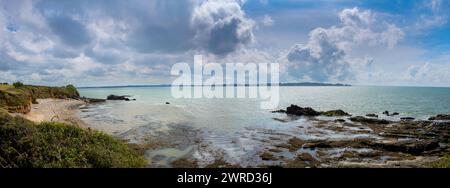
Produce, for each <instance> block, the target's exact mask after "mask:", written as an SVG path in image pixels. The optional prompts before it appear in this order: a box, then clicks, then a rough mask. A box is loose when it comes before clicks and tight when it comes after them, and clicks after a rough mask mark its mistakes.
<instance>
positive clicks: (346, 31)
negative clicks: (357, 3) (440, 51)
mask: <svg viewBox="0 0 450 188" xmlns="http://www.w3.org/2000/svg"><path fill="white" fill-rule="evenodd" d="M339 19H340V25H339V26H332V27H330V28H326V29H325V28H316V29H314V30H312V31H311V32H310V33H309V39H308V42H307V43H306V44H296V45H294V46H293V47H291V49H290V50H289V51H288V53H287V55H286V59H287V62H286V65H285V66H287V68H286V69H287V70H288V71H289V74H290V76H292V77H294V78H296V79H297V80H307V81H320V82H327V81H333V82H336V81H348V80H354V78H355V75H356V73H357V72H358V70H357V69H358V68H360V66H358V65H357V63H355V62H350V59H351V58H350V57H348V54H349V52H351V51H352V50H353V49H354V48H359V47H362V46H364V47H368V48H370V47H374V46H380V45H381V46H387V47H388V48H393V47H394V46H395V45H396V44H397V43H398V42H399V41H400V40H401V39H402V38H403V36H404V33H403V31H402V30H401V29H400V28H398V27H396V26H395V25H393V24H389V23H385V24H380V23H378V22H376V19H375V15H374V14H373V13H371V12H370V11H362V10H359V9H358V8H356V7H355V8H352V9H344V10H342V11H341V12H340V13H339ZM380 25H384V27H382V28H381V29H380V28H379V27H380ZM375 26H377V27H375Z"/></svg>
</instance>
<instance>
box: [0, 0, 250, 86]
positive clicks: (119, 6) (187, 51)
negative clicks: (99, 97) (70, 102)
mask: <svg viewBox="0 0 450 188" xmlns="http://www.w3.org/2000/svg"><path fill="white" fill-rule="evenodd" d="M244 3H245V1H242V0H226V1H214V0H186V1H167V0H153V1H145V0H134V1H127V2H125V1H121V0H99V1H54V0H40V1H31V0H17V1H0V42H1V44H0V70H1V71H3V72H2V73H4V72H5V74H4V75H5V76H3V77H2V78H1V79H2V80H3V79H5V80H6V78H8V79H11V78H21V79H23V80H24V81H25V80H27V81H30V82H32V83H43V84H46V83H63V84H66V83H65V82H76V83H82V82H85V81H86V82H97V81H105V80H106V81H109V80H118V81H119V82H120V81H123V80H127V79H129V80H134V81H135V80H136V79H134V77H140V79H142V80H144V81H145V82H147V81H150V80H155V79H156V78H155V77H156V76H164V75H166V74H167V73H169V71H168V70H170V69H169V68H170V65H171V64H173V63H176V62H181V61H187V60H190V58H191V55H193V54H194V53H203V54H206V55H211V56H226V55H228V54H231V53H234V52H236V51H240V50H242V48H244V47H245V46H247V45H248V44H250V43H251V42H252V41H253V40H254V39H253V38H254V36H253V29H254V25H255V24H254V21H253V20H252V19H250V18H249V17H248V16H247V15H246V14H245V12H244V10H243V9H242V6H243V4H244ZM6 72H7V73H6ZM6 75H9V76H6ZM144 77H147V78H148V79H147V80H145V78H144ZM152 78H153V79H152ZM163 79H164V78H163ZM166 79H167V78H166ZM55 80H58V81H55ZM160 80H161V79H160ZM166 82H167V80H166ZM99 84H101V83H99Z"/></svg>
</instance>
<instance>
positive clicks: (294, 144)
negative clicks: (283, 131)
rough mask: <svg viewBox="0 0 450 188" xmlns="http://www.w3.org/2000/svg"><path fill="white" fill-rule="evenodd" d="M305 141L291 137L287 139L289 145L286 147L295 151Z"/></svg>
mask: <svg viewBox="0 0 450 188" xmlns="http://www.w3.org/2000/svg"><path fill="white" fill-rule="evenodd" d="M305 143H306V142H305V141H304V140H301V139H299V138H296V137H294V138H291V139H289V140H288V144H289V145H290V146H291V147H290V148H288V149H289V150H291V151H295V150H297V149H299V148H301V147H302V145H303V144H305Z"/></svg>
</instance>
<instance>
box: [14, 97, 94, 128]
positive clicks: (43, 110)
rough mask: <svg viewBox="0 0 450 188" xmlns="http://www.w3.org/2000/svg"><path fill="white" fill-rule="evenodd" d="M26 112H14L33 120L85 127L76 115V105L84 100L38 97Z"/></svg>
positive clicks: (78, 105) (82, 103) (81, 103)
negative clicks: (35, 102)
mask: <svg viewBox="0 0 450 188" xmlns="http://www.w3.org/2000/svg"><path fill="white" fill-rule="evenodd" d="M37 102H38V104H32V105H31V111H30V112H29V113H27V114H16V115H18V116H22V117H24V118H26V119H28V120H31V121H34V122H38V123H39V122H44V121H48V122H63V123H70V124H76V125H79V126H81V127H87V126H86V125H87V124H86V123H85V122H83V121H82V120H81V119H80V118H79V117H78V112H77V110H78V107H80V106H81V105H84V104H85V102H84V101H81V100H74V99H38V100H37Z"/></svg>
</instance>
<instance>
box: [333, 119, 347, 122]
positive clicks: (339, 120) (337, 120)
mask: <svg viewBox="0 0 450 188" xmlns="http://www.w3.org/2000/svg"><path fill="white" fill-rule="evenodd" d="M334 122H337V123H345V119H335V120H334Z"/></svg>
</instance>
